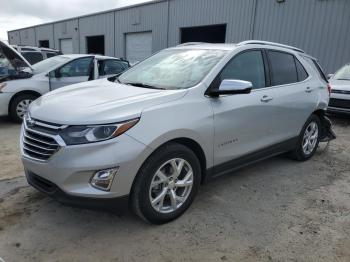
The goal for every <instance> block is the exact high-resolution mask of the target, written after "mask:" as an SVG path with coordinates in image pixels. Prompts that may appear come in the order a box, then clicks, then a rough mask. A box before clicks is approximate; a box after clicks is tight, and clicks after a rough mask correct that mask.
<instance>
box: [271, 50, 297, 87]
mask: <svg viewBox="0 0 350 262" xmlns="http://www.w3.org/2000/svg"><path fill="white" fill-rule="evenodd" d="M268 53H269V59H270V64H271V73H272V85H274V86H278V85H286V84H291V83H296V82H298V75H297V69H296V67H295V62H294V56H293V55H291V54H287V53H283V52H276V51H269V52H268Z"/></svg>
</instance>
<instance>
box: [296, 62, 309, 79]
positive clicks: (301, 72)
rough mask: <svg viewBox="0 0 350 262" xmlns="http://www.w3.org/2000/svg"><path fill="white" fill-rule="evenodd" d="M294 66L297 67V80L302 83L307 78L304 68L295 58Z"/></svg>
mask: <svg viewBox="0 0 350 262" xmlns="http://www.w3.org/2000/svg"><path fill="white" fill-rule="evenodd" d="M295 65H296V66H297V73H298V80H299V81H304V80H305V79H306V78H308V77H309V75H308V74H307V72H306V70H305V68H304V66H303V65H302V64H301V63H300V62H299V60H298V59H296V58H295Z"/></svg>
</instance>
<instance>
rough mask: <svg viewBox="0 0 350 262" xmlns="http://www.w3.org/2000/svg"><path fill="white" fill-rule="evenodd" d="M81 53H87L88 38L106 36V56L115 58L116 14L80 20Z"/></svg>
mask: <svg viewBox="0 0 350 262" xmlns="http://www.w3.org/2000/svg"><path fill="white" fill-rule="evenodd" d="M79 35H80V53H86V52H87V44H86V37H87V36H94V35H104V38H105V54H106V55H108V56H114V55H115V54H114V12H110V13H105V14H101V15H94V16H87V17H82V18H79Z"/></svg>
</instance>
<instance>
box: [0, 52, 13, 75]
mask: <svg viewBox="0 0 350 262" xmlns="http://www.w3.org/2000/svg"><path fill="white" fill-rule="evenodd" d="M11 70H12V71H15V68H14V67H13V66H12V64H11V63H10V61H9V60H8V59H7V58H6V57H5V56H4V55H3V54H1V53H0V78H1V77H3V76H8V75H10V71H11Z"/></svg>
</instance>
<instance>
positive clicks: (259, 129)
mask: <svg viewBox="0 0 350 262" xmlns="http://www.w3.org/2000/svg"><path fill="white" fill-rule="evenodd" d="M266 76H267V74H266V73H265V63H264V56H263V52H262V51H261V50H249V51H244V52H242V53H240V54H238V55H236V56H235V57H234V58H233V59H232V60H231V61H230V62H229V63H228V64H227V65H226V66H225V68H224V69H223V70H222V72H221V73H220V75H219V76H218V77H217V79H216V80H215V82H216V83H218V84H220V83H221V82H222V80H224V79H237V80H245V81H250V82H252V84H253V90H252V92H251V93H250V94H239V95H227V96H220V97H219V98H210V99H211V103H212V107H213V111H214V128H215V137H214V165H216V166H219V165H220V164H224V163H227V162H229V161H230V160H233V159H236V158H238V157H240V156H244V155H246V154H249V153H252V152H254V151H257V150H259V149H263V148H266V147H267V146H269V145H271V144H272V143H273V133H272V132H271V130H272V129H273V126H272V125H273V124H274V120H273V118H271V112H272V111H274V110H275V107H274V105H273V97H272V95H271V88H270V87H266V86H267V84H266V83H267V81H266V79H267V77H266Z"/></svg>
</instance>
